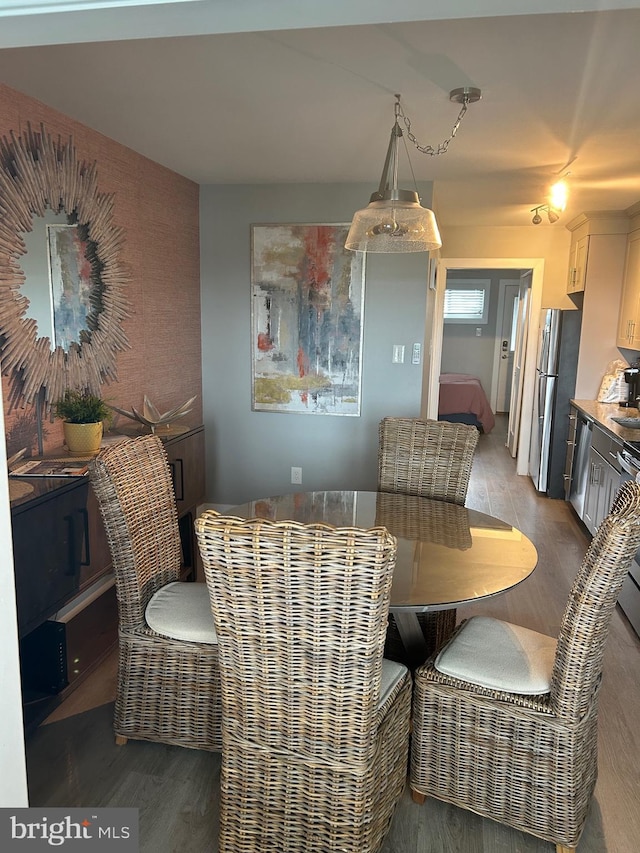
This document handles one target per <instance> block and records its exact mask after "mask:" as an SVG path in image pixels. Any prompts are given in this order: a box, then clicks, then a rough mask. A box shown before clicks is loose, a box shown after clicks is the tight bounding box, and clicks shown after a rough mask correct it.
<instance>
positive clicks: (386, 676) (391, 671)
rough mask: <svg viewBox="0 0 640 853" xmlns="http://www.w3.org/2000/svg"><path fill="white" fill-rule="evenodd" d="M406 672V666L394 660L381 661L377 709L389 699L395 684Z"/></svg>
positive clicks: (384, 659)
mask: <svg viewBox="0 0 640 853" xmlns="http://www.w3.org/2000/svg"><path fill="white" fill-rule="evenodd" d="M406 672H407V668H406V666H404V664H401V663H397V662H396V661H394V660H387V659H386V658H383V659H382V676H381V678H380V699H379V701H378V708H381V707H382V706H383V705H384V703H385V702H386V701H387V699H388V698H389V696H390V694H391V691H392V690H393V688H394V687H395V686H396V684H397V683H398V682H399V681H400V680H401V679H402V678H404V676H405V674H406Z"/></svg>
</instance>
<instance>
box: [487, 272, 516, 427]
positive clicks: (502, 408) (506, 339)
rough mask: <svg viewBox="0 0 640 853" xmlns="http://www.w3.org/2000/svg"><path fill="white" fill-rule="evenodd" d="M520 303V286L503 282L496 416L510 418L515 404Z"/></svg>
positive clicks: (494, 400)
mask: <svg viewBox="0 0 640 853" xmlns="http://www.w3.org/2000/svg"><path fill="white" fill-rule="evenodd" d="M519 301H520V282H519V281H517V280H516V281H513V280H509V279H500V284H499V293H498V311H497V317H496V338H495V347H494V357H493V374H492V377H491V395H490V397H489V400H490V402H491V408H492V409H493V411H494V412H495V413H496V415H504V414H506V413H507V412H508V411H509V406H510V404H511V380H512V377H513V365H514V353H515V348H516V331H517V328H518V305H519Z"/></svg>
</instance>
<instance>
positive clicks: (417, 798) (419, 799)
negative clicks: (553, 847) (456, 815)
mask: <svg viewBox="0 0 640 853" xmlns="http://www.w3.org/2000/svg"><path fill="white" fill-rule="evenodd" d="M411 799H412V800H413V802H414V803H418V805H419V806H421V805H422V804H423V803H424V801H425V800H426V799H427V795H426V794H421V793H420V791H416V790H415V789H414V788H412V789H411ZM558 853H562V851H560V850H558Z"/></svg>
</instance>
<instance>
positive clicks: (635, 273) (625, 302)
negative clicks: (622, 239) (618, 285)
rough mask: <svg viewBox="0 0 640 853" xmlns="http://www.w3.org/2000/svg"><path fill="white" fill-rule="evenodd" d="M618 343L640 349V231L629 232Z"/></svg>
mask: <svg viewBox="0 0 640 853" xmlns="http://www.w3.org/2000/svg"><path fill="white" fill-rule="evenodd" d="M616 343H617V344H618V346H619V347H622V348H623V349H624V348H626V349H633V350H640V231H633V232H632V233H631V234H629V238H628V241H627V256H626V261H625V268H624V279H623V285H622V299H621V301H620V317H619V320H618V337H617V341H616Z"/></svg>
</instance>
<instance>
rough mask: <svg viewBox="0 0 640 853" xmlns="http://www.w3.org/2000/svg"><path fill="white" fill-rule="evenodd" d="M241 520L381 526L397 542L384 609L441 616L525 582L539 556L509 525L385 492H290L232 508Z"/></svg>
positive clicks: (457, 508)
mask: <svg viewBox="0 0 640 853" xmlns="http://www.w3.org/2000/svg"><path fill="white" fill-rule="evenodd" d="M225 514H228V515H236V516H239V517H240V518H269V519H271V520H273V521H298V522H301V523H304V524H310V523H322V524H330V525H333V526H335V527H360V528H369V527H377V526H383V527H386V528H387V529H388V530H389V532H390V533H392V534H393V535H394V536H395V537H396V538H397V540H398V552H397V558H396V567H395V570H394V573H393V586H392V589H391V607H393V608H406V609H408V610H415V611H425V610H444V609H447V608H450V607H456V606H457V605H459V604H464V603H468V602H470V601H474V600H476V599H479V598H486V597H488V596H491V595H497V594H498V593H501V592H504V591H505V590H507V589H511V588H512V587H514V586H515V585H516V584H518V583H520V582H521V581H523V580H525V578H527V577H528V576H529V575H530V574H531V573H532V572H533V570H534V569H535V567H536V564H537V561H538V554H537V551H536V549H535V547H534V545H533V543H532V542H531V541H530V540H529V539H528V538H527V537H526V536H525V535H524V534H523V533H522V532H521V531H520V530H518V529H517V528H516V527H512V526H511V525H510V524H507V523H506V522H504V521H501V520H500V519H498V518H494V517H493V516H491V515H486V514H485V513H482V512H478V511H477V510H473V509H468V508H467V507H460V506H457V505H455V504H450V503H446V502H444V501H437V500H430V499H428V498H420V497H415V496H413V495H400V494H393V493H388V492H364V491H318V492H293V493H291V494H287V495H279V496H276V497H269V498H262V499H259V500H255V501H249V502H248V503H246V504H242V505H241V506H236V507H233V508H232V509H229V510H227V511H226V513H225Z"/></svg>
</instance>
